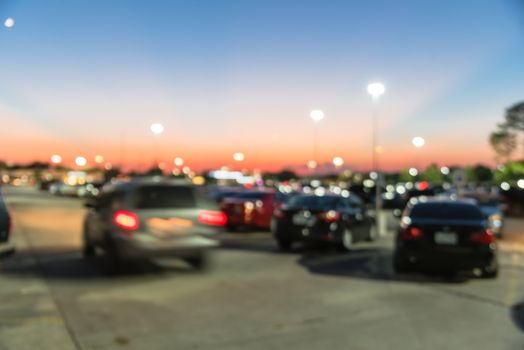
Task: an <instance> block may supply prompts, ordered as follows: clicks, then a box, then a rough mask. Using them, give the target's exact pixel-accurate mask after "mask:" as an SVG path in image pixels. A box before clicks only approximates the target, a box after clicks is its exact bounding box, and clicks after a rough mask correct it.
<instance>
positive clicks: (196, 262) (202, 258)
mask: <svg viewBox="0 0 524 350" xmlns="http://www.w3.org/2000/svg"><path fill="white" fill-rule="evenodd" d="M184 260H185V261H186V262H187V263H188V264H189V265H191V266H192V267H194V268H195V269H197V270H205V269H207V267H208V259H207V255H206V254H198V255H195V256H191V257H187V258H184Z"/></svg>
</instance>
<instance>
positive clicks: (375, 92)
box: [368, 82, 386, 235]
mask: <svg viewBox="0 0 524 350" xmlns="http://www.w3.org/2000/svg"><path fill="white" fill-rule="evenodd" d="M385 91H386V87H385V86H384V84H382V83H380V82H375V83H371V84H369V85H368V93H369V94H370V95H371V97H372V98H373V102H375V106H374V108H373V118H372V147H371V156H372V158H371V162H372V168H373V169H372V171H374V172H375V173H377V181H375V220H376V227H377V232H378V234H379V235H382V234H383V233H384V230H383V227H382V225H383V224H385V222H384V223H383V220H382V219H381V217H380V210H381V209H382V196H381V192H382V187H381V185H382V183H381V177H380V174H379V170H378V159H377V157H378V156H377V144H378V130H377V122H378V120H377V119H378V112H377V107H376V105H377V103H378V99H379V97H380V96H382V95H383V94H384V92H385Z"/></svg>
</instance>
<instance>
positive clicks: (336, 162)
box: [333, 157, 344, 168]
mask: <svg viewBox="0 0 524 350" xmlns="http://www.w3.org/2000/svg"><path fill="white" fill-rule="evenodd" d="M333 165H334V166H335V167H337V168H340V167H341V166H342V165H344V159H342V157H335V158H333Z"/></svg>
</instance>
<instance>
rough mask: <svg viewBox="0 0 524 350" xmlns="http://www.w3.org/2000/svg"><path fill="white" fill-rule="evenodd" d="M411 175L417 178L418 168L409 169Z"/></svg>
mask: <svg viewBox="0 0 524 350" xmlns="http://www.w3.org/2000/svg"><path fill="white" fill-rule="evenodd" d="M409 175H411V176H417V175H418V170H417V169H416V168H410V169H409Z"/></svg>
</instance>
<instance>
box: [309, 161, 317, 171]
mask: <svg viewBox="0 0 524 350" xmlns="http://www.w3.org/2000/svg"><path fill="white" fill-rule="evenodd" d="M317 165H318V164H317V162H315V161H314V160H310V161H309V162H307V167H308V168H309V169H315V168H316V167H317Z"/></svg>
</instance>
